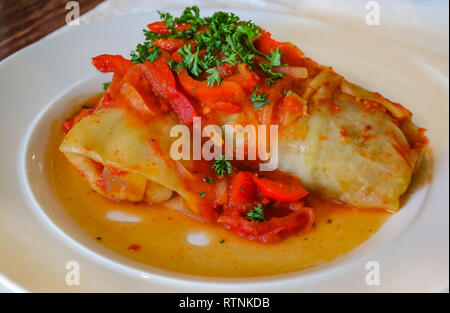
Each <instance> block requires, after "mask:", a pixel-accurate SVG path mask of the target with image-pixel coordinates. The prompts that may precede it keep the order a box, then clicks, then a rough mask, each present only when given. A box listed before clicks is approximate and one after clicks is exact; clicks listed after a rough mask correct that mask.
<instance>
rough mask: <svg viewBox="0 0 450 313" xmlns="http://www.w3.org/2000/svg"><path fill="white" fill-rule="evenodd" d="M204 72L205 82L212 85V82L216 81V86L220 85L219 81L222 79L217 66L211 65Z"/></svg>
mask: <svg viewBox="0 0 450 313" xmlns="http://www.w3.org/2000/svg"><path fill="white" fill-rule="evenodd" d="M206 73H208V74H209V75H208V77H206V82H207V83H208V85H210V86H212V87H214V84H215V83H217V86H219V85H220V82H221V81H222V77H220V74H219V70H218V69H217V67H211V68H209V69H207V70H206Z"/></svg>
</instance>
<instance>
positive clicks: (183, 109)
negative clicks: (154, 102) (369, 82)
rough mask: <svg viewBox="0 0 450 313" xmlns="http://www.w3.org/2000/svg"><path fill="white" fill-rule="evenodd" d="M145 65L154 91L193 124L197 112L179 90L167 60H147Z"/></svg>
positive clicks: (146, 74)
mask: <svg viewBox="0 0 450 313" xmlns="http://www.w3.org/2000/svg"><path fill="white" fill-rule="evenodd" d="M144 66H145V69H144V75H145V77H146V78H147V80H148V81H149V82H150V85H151V88H152V90H153V92H154V93H155V94H156V95H157V96H158V97H160V98H161V99H162V100H164V101H166V102H167V103H168V104H169V106H170V108H171V110H172V111H173V112H175V113H176V114H177V115H178V118H179V119H180V120H181V121H182V122H183V123H185V124H191V123H192V121H193V118H194V117H195V116H197V114H196V112H195V110H194V107H193V106H192V104H191V103H190V102H189V100H188V99H187V98H186V97H185V96H184V95H183V94H182V93H181V92H180V91H178V90H177V87H176V82H175V77H174V76H173V74H172V71H171V70H170V68H169V65H168V64H167V61H166V60H165V59H164V58H162V57H159V58H157V59H156V60H155V61H153V62H148V61H147V62H145V63H144Z"/></svg>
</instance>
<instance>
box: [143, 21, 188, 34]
mask: <svg viewBox="0 0 450 313" xmlns="http://www.w3.org/2000/svg"><path fill="white" fill-rule="evenodd" d="M147 27H148V29H149V30H151V31H152V32H155V33H158V34H161V35H167V34H170V33H172V31H171V30H170V29H168V28H167V27H166V23H165V22H164V21H159V22H153V23H150V24H148V25H147ZM175 28H176V29H177V30H178V31H179V32H181V31H183V30H187V29H190V28H191V27H190V26H189V24H179V25H177V26H175Z"/></svg>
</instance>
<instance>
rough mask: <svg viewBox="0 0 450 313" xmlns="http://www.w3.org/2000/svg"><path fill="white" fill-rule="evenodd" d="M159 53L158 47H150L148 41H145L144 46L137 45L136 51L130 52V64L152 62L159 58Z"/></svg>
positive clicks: (150, 44)
mask: <svg viewBox="0 0 450 313" xmlns="http://www.w3.org/2000/svg"><path fill="white" fill-rule="evenodd" d="M159 54H160V51H159V47H158V46H152V43H151V42H150V41H145V42H144V44H138V45H137V47H136V51H131V53H130V56H131V63H133V64H137V63H144V62H145V61H150V62H153V61H155V60H156V58H157V57H158V56H159Z"/></svg>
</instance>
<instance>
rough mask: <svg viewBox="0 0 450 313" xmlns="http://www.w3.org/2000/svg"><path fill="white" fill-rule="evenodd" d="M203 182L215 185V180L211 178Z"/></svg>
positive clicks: (204, 179)
mask: <svg viewBox="0 0 450 313" xmlns="http://www.w3.org/2000/svg"><path fill="white" fill-rule="evenodd" d="M203 181H204V182H205V183H208V184H214V179H212V178H210V177H206V178H203Z"/></svg>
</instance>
